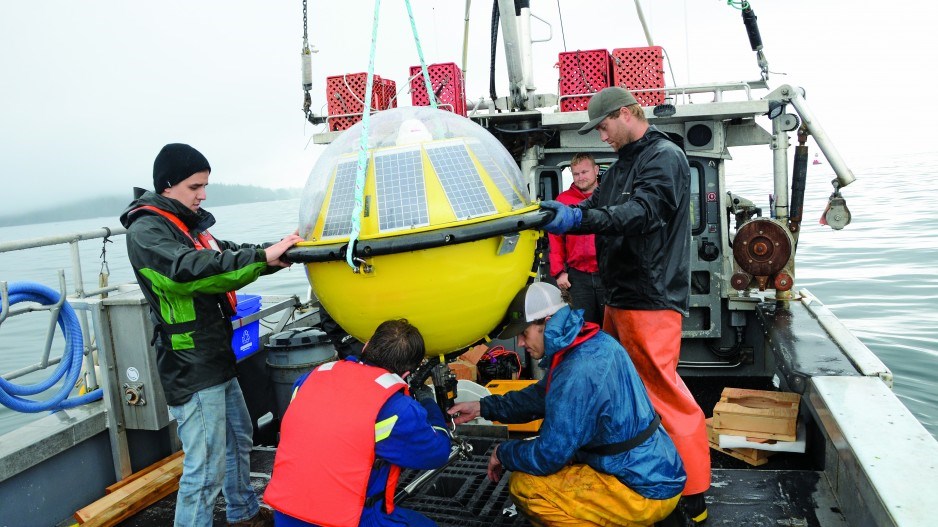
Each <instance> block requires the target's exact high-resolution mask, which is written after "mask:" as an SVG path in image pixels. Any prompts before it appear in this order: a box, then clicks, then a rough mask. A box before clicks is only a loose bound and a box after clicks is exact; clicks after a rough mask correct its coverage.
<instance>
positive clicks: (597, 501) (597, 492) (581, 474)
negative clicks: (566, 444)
mask: <svg viewBox="0 0 938 527" xmlns="http://www.w3.org/2000/svg"><path fill="white" fill-rule="evenodd" d="M508 488H509V490H510V491H511V497H512V499H513V500H514V502H515V504H516V505H517V506H518V509H520V510H521V512H523V513H524V514H525V516H527V517H528V519H529V520H530V521H531V523H532V524H533V525H536V526H545V527H554V526H563V525H570V526H579V527H583V526H590V525H603V526H613V525H615V526H627V527H631V526H639V525H641V526H647V525H653V524H654V523H655V522H657V521H661V520H663V519H664V518H665V517H667V515H668V514H670V513H671V511H672V510H674V507H675V506H677V501H678V499H680V497H681V496H680V494H678V495H677V496H674V497H673V498H668V499H666V500H653V499H649V498H646V497H644V496H642V495H641V494H638V493H637V492H635V491H634V490H632V489H630V488H628V487H626V486H625V485H623V484H622V482H621V481H619V480H618V479H616V477H615V476H610V475H609V474H603V473H601V472H596V471H595V470H593V469H592V468H590V467H589V466H587V465H567V466H565V467H564V468H562V469H561V470H560V471H559V472H556V473H554V474H551V475H549V476H534V475H531V474H526V473H523V472H512V473H511V478H510V479H509V482H508Z"/></svg>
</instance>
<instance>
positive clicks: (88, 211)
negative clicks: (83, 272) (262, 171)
mask: <svg viewBox="0 0 938 527" xmlns="http://www.w3.org/2000/svg"><path fill="white" fill-rule="evenodd" d="M301 192H302V190H301V189H298V188H278V189H272V188H264V187H255V186H252V185H225V184H223V183H213V184H212V186H211V188H210V189H209V198H210V201H209V203H211V205H212V206H220V205H235V204H237V203H254V202H258V201H277V200H283V199H293V198H298V197H300V193H301ZM132 198H133V196H132V195H131V194H130V193H129V192H128V195H126V196H118V195H111V196H98V197H93V198H83V199H82V200H81V201H79V202H75V203H69V204H65V205H56V206H52V207H48V208H46V209H42V210H36V211H31V212H24V213H20V214H9V215H3V216H0V227H12V226H14V225H30V224H33V223H47V222H51V221H63V220H80V219H85V218H98V217H102V216H115V217H116V216H118V215H120V213H121V212H123V211H124V209H125V208H126V207H127V205H128V204H130V200H131V199H132Z"/></svg>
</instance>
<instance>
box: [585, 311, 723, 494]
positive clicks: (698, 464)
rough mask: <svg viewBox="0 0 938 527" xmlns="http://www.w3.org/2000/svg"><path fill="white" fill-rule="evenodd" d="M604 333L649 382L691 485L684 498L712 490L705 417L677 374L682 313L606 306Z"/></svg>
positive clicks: (650, 391)
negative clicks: (613, 339)
mask: <svg viewBox="0 0 938 527" xmlns="http://www.w3.org/2000/svg"><path fill="white" fill-rule="evenodd" d="M603 331H605V332H606V333H609V334H610V335H612V336H613V337H614V338H615V339H617V340H618V341H619V342H620V343H621V344H622V347H623V348H625V349H626V351H628V352H629V357H631V358H632V362H633V363H634V364H635V369H636V370H638V375H639V377H641V378H642V382H644V383H645V388H646V389H647V390H648V396H649V397H650V398H651V404H652V406H654V407H655V410H656V411H657V412H658V414H659V415H660V416H661V424H662V426H664V429H665V430H667V432H668V435H669V436H671V440H672V441H674V446H676V447H677V452H678V454H680V455H681V461H683V462H684V470H686V471H687V483H686V484H685V485H684V492H683V493H684V494H698V493H701V492H704V491H706V490H707V489H709V488H710V442H709V440H708V439H707V423H706V422H705V421H704V413H703V411H702V410H701V409H700V406H699V405H698V404H697V401H696V400H695V399H694V396H693V395H691V393H690V390H688V389H687V386H686V385H685V384H684V380H683V379H681V376H680V375H678V374H677V361H678V359H679V358H680V355H681V314H680V313H678V312H677V311H671V310H660V311H639V310H631V309H617V308H614V307H610V306H606V311H605V317H604V319H603Z"/></svg>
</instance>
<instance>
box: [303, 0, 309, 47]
mask: <svg viewBox="0 0 938 527" xmlns="http://www.w3.org/2000/svg"><path fill="white" fill-rule="evenodd" d="M308 48H309V38H308V37H307V35H306V0H303V49H304V50H306V49H308Z"/></svg>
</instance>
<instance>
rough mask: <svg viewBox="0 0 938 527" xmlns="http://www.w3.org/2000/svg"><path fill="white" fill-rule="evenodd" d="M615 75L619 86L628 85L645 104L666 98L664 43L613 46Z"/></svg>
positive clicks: (641, 102) (613, 70)
mask: <svg viewBox="0 0 938 527" xmlns="http://www.w3.org/2000/svg"><path fill="white" fill-rule="evenodd" d="M612 79H613V83H614V85H615V86H621V87H623V88H627V89H628V90H629V91H631V92H632V94H633V95H635V99H636V100H637V101H638V102H639V104H641V105H642V106H656V105H659V104H661V103H663V102H664V99H665V93H664V90H658V91H641V90H655V89H657V88H664V54H663V52H662V50H661V46H649V47H644V48H618V49H614V50H612Z"/></svg>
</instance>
